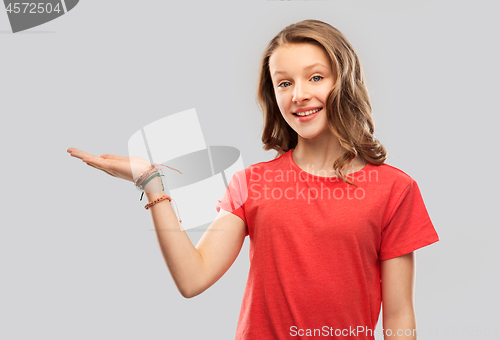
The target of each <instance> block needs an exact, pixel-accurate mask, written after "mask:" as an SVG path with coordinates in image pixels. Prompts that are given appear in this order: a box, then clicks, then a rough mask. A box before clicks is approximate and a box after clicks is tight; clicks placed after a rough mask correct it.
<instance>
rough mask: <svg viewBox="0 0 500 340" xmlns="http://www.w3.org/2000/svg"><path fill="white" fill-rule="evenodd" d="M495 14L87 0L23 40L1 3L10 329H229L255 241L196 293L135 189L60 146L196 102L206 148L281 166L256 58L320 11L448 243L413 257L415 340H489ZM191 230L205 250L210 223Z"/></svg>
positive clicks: (6, 326)
mask: <svg viewBox="0 0 500 340" xmlns="http://www.w3.org/2000/svg"><path fill="white" fill-rule="evenodd" d="M498 9H499V6H498V5H496V1H474V2H473V1H440V0H433V1H418V2H416V1H415V2H413V1H401V0H398V1H347V0H346V1H315V2H312V1H291V2H279V1H252V2H250V1H235V0H232V1H224V2H220V1H189V2H188V1H177V2H175V3H173V4H172V3H171V2H166V1H165V2H162V1H148V2H144V1H142V2H140V1H123V0H122V1H104V2H103V1H81V2H80V3H79V4H78V6H76V7H75V8H74V9H73V10H72V11H71V12H69V13H68V14H67V15H64V16H62V17H61V18H59V19H57V20H54V21H52V22H49V23H47V24H45V25H43V26H39V27H36V28H33V29H31V30H30V31H26V32H24V33H18V34H12V33H9V31H10V26H9V23H8V19H7V14H6V13H5V11H4V10H3V9H1V10H0V31H1V34H0V46H1V55H0V61H1V73H0V108H1V112H2V120H3V121H2V133H1V136H0V138H1V143H0V145H1V148H2V149H1V150H2V156H3V159H2V167H1V169H2V170H1V171H2V178H3V183H2V187H3V189H4V190H3V194H2V198H1V200H2V204H1V205H0V206H1V209H2V211H1V216H2V226H1V229H0V232H1V236H0V259H1V260H0V261H1V272H2V274H1V275H2V276H1V280H0V288H1V289H0V297H1V299H0V301H1V303H0V320H1V321H0V338H1V339H8V340H17V339H23V340H25V339H49V338H50V339H73V340H76V339H148V340H153V339H198V338H208V339H233V338H234V333H235V331H236V324H237V320H238V314H239V310H240V306H241V299H242V296H243V291H244V287H245V283H246V278H247V273H248V267H249V265H248V242H249V240H248V238H247V239H246V240H245V244H244V247H243V249H242V251H241V253H240V255H239V257H238V259H237V260H236V262H235V263H234V264H233V266H232V267H231V268H230V269H229V271H228V272H227V273H226V274H225V275H224V276H223V277H222V278H221V279H220V280H219V281H218V282H217V283H216V284H215V285H214V286H212V287H211V288H209V289H208V290H207V291H206V292H204V293H203V294H202V295H200V296H197V297H195V298H193V299H189V300H187V299H184V298H182V297H181V295H180V294H179V293H178V291H177V290H176V288H175V285H174V283H173V281H172V279H171V277H170V274H169V272H168V270H167V268H166V266H165V264H164V261H163V258H162V256H161V252H160V250H159V247H158V244H157V240H156V236H155V233H154V232H153V231H152V223H151V219H150V216H149V212H147V211H145V210H144V208H143V206H144V202H139V192H138V191H137V190H136V189H135V188H134V187H133V185H132V184H131V183H127V182H125V181H123V180H120V179H115V178H111V177H110V176H108V175H106V174H104V173H102V172H100V171H97V170H95V169H93V168H91V167H88V166H86V165H85V164H83V163H81V162H79V161H78V160H76V159H74V158H71V157H70V156H69V155H68V154H67V153H66V149H67V148H68V147H77V148H80V149H83V150H85V151H88V152H91V153H94V154H97V155H99V154H101V153H114V154H118V155H126V154H127V141H128V138H129V137H130V136H131V135H132V134H133V133H134V132H135V131H137V130H138V129H140V128H141V127H143V126H145V125H147V124H149V123H151V122H154V121H156V120H158V119H160V118H163V117H164V116H166V115H169V114H172V113H176V112H180V111H183V110H186V109H190V108H193V107H194V108H196V110H197V112H198V115H199V119H200V123H201V125H202V128H203V131H204V136H205V140H206V143H207V145H231V146H234V147H237V148H238V149H239V150H240V151H241V152H242V155H243V160H244V162H245V166H246V167H248V166H249V165H250V164H253V163H257V162H260V161H266V160H270V159H272V158H273V157H274V152H264V151H263V150H262V149H261V142H260V134H261V128H262V116H261V113H260V111H259V110H258V107H257V105H256V103H255V100H254V94H255V88H256V79H257V70H258V61H259V58H260V54H261V52H262V50H263V48H264V47H265V45H266V44H267V42H268V41H269V40H270V39H271V38H272V37H273V36H274V35H275V34H276V33H277V32H278V31H279V30H281V29H282V28H283V27H285V26H286V25H288V24H291V23H293V22H296V21H300V20H303V19H309V18H314V19H319V20H324V21H327V22H329V23H330V24H332V25H334V26H335V27H337V28H339V29H340V30H341V31H342V32H343V33H344V34H345V35H346V36H347V38H348V39H349V40H350V41H351V42H352V44H353V45H354V47H355V48H356V50H357V51H358V53H359V55H360V57H361V61H362V63H363V66H364V69H365V72H366V76H367V81H368V86H369V90H370V93H371V97H372V101H373V107H374V117H375V122H376V137H378V138H379V139H380V140H381V141H382V143H383V144H384V146H385V147H386V148H387V149H388V150H389V158H388V160H387V163H388V164H391V165H393V166H396V167H398V168H400V169H402V170H403V171H405V172H406V173H408V174H409V175H410V176H412V177H413V178H414V179H415V180H416V181H417V183H418V184H419V186H420V189H421V191H422V195H423V197H424V200H425V203H426V206H427V209H428V211H429V214H430V216H431V219H432V221H433V222H434V225H435V227H436V229H437V231H438V233H439V236H440V238H441V241H440V242H438V243H436V244H434V245H431V246H429V247H427V248H423V249H421V250H418V251H417V286H416V310H417V318H418V319H417V324H418V329H419V332H420V333H419V334H420V335H419V339H447V338H449V339H483V338H484V339H490V338H491V339H493V338H494V337H493V336H492V335H486V332H487V331H488V328H489V329H490V332H491V331H492V330H493V329H494V327H495V326H496V325H497V322H498V320H499V318H500V315H499V312H498V311H499V308H498V303H499V294H498V286H499V283H500V282H499V278H498V261H497V259H498V237H499V232H498V221H497V210H498V206H499V204H498V203H499V200H498V196H497V192H498V190H499V189H500V188H499V181H498V176H497V173H496V170H497V167H498V160H497V158H496V153H495V151H496V149H497V148H496V145H495V144H494V143H495V142H496V141H497V140H498V139H497V138H495V133H496V130H497V125H498V122H499V119H498V114H499V109H498V99H497V98H498V90H499V85H498V79H499V64H498V60H500V53H499V48H498V32H499V28H500V24H499V23H498V20H497V14H498ZM172 147H175V145H172ZM215 203H216V202H214V205H215ZM180 209H182V207H180ZM189 236H190V237H191V239H192V241H193V243H195V244H196V243H197V242H198V240H199V238H200V237H201V232H199V231H190V232H189ZM496 331H497V334H500V330H498V329H497V330H496ZM378 338H379V339H381V337H378Z"/></svg>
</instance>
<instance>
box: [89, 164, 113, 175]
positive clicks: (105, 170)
mask: <svg viewBox="0 0 500 340" xmlns="http://www.w3.org/2000/svg"><path fill="white" fill-rule="evenodd" d="M86 164H87V165H88V166H91V167H93V168H96V169H99V170H101V171H104V172H105V173H107V174H108V175H111V176H113V177H117V176H116V174H114V173H112V172H110V171H108V170H107V169H104V168H101V167H98V166H95V165H94V164H92V163H86Z"/></svg>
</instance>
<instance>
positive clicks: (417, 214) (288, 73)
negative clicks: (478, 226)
mask: <svg viewBox="0 0 500 340" xmlns="http://www.w3.org/2000/svg"><path fill="white" fill-rule="evenodd" d="M257 98H258V101H259V104H260V107H261V109H262V111H263V115H264V129H263V135H262V141H263V143H264V149H265V150H270V149H273V150H276V151H277V155H276V157H275V158H274V159H273V160H271V161H268V162H261V163H257V164H253V165H251V166H250V167H248V168H247V169H244V170H242V171H239V172H237V173H236V174H235V175H234V176H233V178H232V179H231V181H230V183H229V187H228V189H227V190H226V192H225V194H224V196H223V197H222V200H221V201H219V202H218V203H217V204H216V209H217V211H218V212H219V213H218V216H217V218H216V219H215V220H214V221H213V223H212V224H211V225H210V227H209V228H208V229H207V232H206V233H204V235H203V236H202V238H201V239H200V241H199V243H198V245H197V246H196V247H195V246H194V245H193V244H192V243H191V241H190V239H189V237H188V236H187V234H186V233H185V232H184V231H183V229H182V226H181V225H180V224H179V222H178V220H177V217H176V215H175V213H174V211H173V209H172V206H171V205H170V204H168V203H167V202H165V201H170V197H168V196H166V195H165V193H164V191H163V189H162V184H161V178H160V177H159V176H156V177H154V175H155V174H157V170H156V169H155V167H153V166H151V164H150V163H149V162H148V161H146V160H144V159H141V158H137V157H134V158H133V159H131V158H129V157H119V156H115V155H109V154H105V155H101V156H100V157H96V156H93V155H91V154H88V153H86V152H83V151H81V150H78V149H75V148H70V149H68V152H69V153H70V154H71V156H73V157H77V158H80V159H82V160H83V162H85V163H86V164H88V165H90V166H92V167H95V168H97V169H100V170H102V171H104V172H106V173H108V174H110V175H112V176H115V177H119V178H122V179H125V180H128V181H131V182H134V181H135V183H136V185H137V184H138V185H139V186H141V183H146V182H147V184H145V185H143V186H142V187H143V189H144V192H145V193H146V196H147V199H148V201H149V202H150V203H149V204H148V208H149V210H150V212H151V215H152V219H153V223H154V227H155V230H156V231H157V236H158V240H159V244H160V247H161V251H162V253H163V256H164V258H165V262H166V264H167V266H168V269H169V271H170V273H171V275H172V277H173V279H174V282H175V284H176V286H177V288H178V289H179V292H180V293H181V294H182V296H184V297H186V298H191V297H194V296H196V295H198V294H201V293H202V292H204V291H205V290H206V289H207V288H209V287H210V286H211V285H213V284H214V283H215V282H216V281H217V280H219V278H220V277H221V276H222V275H223V274H224V273H225V272H226V271H227V270H228V269H229V267H230V266H231V265H232V263H233V262H234V260H235V259H236V257H237V256H238V254H239V252H240V249H241V247H242V245H243V242H244V239H245V237H246V236H247V235H248V236H249V237H250V271H249V276H248V281H247V285H246V288H245V293H244V298H243V303H242V306H241V311H240V317H239V321H238V327H237V334H236V339H246V340H254V339H266V340H267V339H292V338H305V339H314V338H323V337H327V338H328V337H329V338H342V339H374V335H373V330H374V328H375V326H376V324H377V320H378V317H379V313H380V310H381V304H383V309H382V310H383V328H384V330H383V333H384V337H385V338H386V339H416V321H415V312H414V305H413V295H414V281H415V277H414V275H415V274H414V273H415V263H414V261H415V255H414V253H413V252H414V250H416V249H418V248H421V247H424V246H426V245H429V244H431V243H434V242H436V241H438V235H437V233H436V231H435V229H434V227H433V225H432V222H431V220H430V218H429V215H428V213H427V210H426V208H425V205H424V202H423V199H422V196H421V194H420V191H419V188H418V185H417V183H416V182H415V181H414V180H413V179H412V178H411V177H410V176H409V175H407V174H406V173H404V172H403V171H401V170H399V169H397V168H395V167H393V166H390V165H388V164H385V163H384V162H385V160H386V157H387V156H386V150H385V149H384V147H383V146H382V144H381V143H380V142H379V141H378V140H377V139H376V138H375V137H374V135H373V133H374V124H373V120H372V116H371V105H370V101H369V96H368V92H367V89H366V85H365V80H364V75H363V71H362V68H361V65H360V62H359V59H358V56H357V54H356V52H355V51H354V49H353V48H352V46H351V44H350V43H349V42H348V41H347V40H346V38H345V37H344V36H343V35H342V34H341V33H340V32H339V31H338V30H336V29H335V28H333V27H332V26H330V25H329V24H327V23H324V22H321V21H318V20H305V21H302V22H299V23H296V24H293V25H290V26H288V27H286V28H285V29H283V30H282V31H281V32H280V33H278V35H277V36H276V37H274V38H273V39H272V40H271V42H270V43H269V45H268V47H267V48H266V50H265V52H264V54H263V58H262V61H261V68H260V76H259V83H258V91H257ZM151 177H153V178H151ZM147 179H149V181H147ZM137 182H139V183H137ZM172 228H179V231H180V232H178V233H172V232H161V230H162V229H172ZM212 229H218V230H223V231H224V232H210V231H211V230H212Z"/></svg>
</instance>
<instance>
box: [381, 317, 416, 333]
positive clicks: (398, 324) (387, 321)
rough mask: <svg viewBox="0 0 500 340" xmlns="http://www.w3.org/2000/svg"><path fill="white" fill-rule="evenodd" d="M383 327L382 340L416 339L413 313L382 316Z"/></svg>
mask: <svg viewBox="0 0 500 340" xmlns="http://www.w3.org/2000/svg"><path fill="white" fill-rule="evenodd" d="M383 327H384V340H416V339H417V330H416V322H415V314H414V313H413V312H408V313H406V314H400V315H393V316H384V317H383Z"/></svg>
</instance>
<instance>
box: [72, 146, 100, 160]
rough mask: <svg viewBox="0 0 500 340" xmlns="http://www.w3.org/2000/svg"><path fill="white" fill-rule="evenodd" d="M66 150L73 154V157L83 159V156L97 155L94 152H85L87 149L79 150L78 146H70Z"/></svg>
mask: <svg viewBox="0 0 500 340" xmlns="http://www.w3.org/2000/svg"><path fill="white" fill-rule="evenodd" d="M66 151H67V152H68V153H69V154H70V155H71V157H76V158H80V159H82V160H83V158H91V157H95V156H94V155H92V154H90V153H88V152H85V151H82V150H79V149H76V148H69V149H68V150H66Z"/></svg>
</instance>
